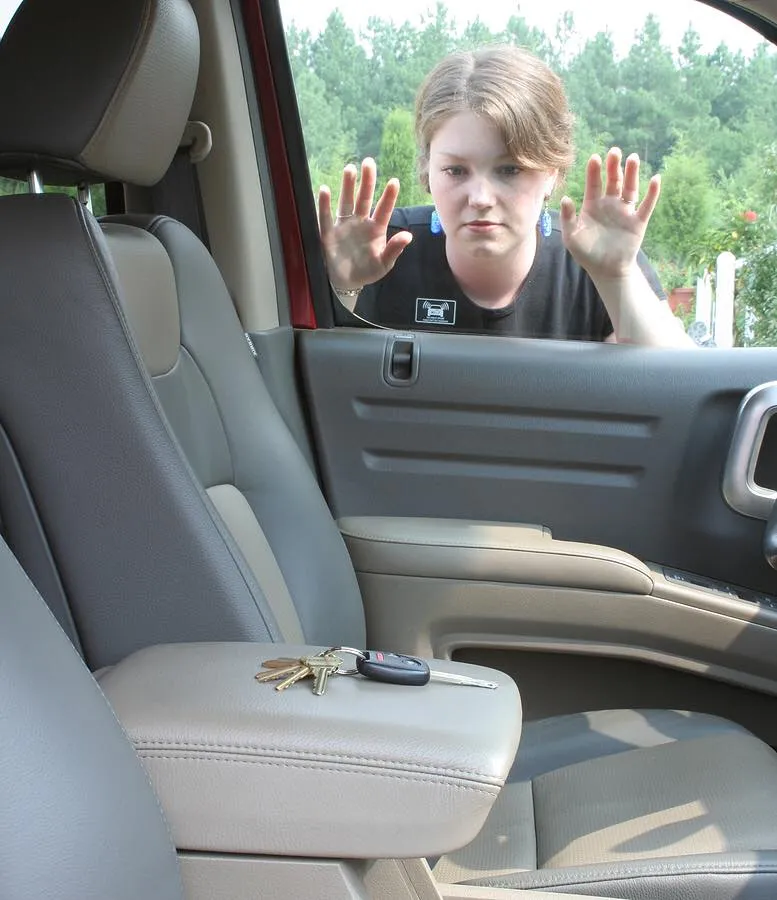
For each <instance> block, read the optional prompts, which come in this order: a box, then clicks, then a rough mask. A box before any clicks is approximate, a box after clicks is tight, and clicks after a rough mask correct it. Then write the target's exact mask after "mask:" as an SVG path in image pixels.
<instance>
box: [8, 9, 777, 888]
mask: <svg viewBox="0 0 777 900" xmlns="http://www.w3.org/2000/svg"><path fill="white" fill-rule="evenodd" d="M715 5H716V6H719V7H721V8H724V7H725V8H726V10H727V11H728V12H729V13H732V14H736V15H737V16H738V17H739V18H741V19H743V20H745V21H747V22H748V23H749V24H750V25H751V26H752V27H754V28H756V29H758V30H759V31H760V33H762V34H763V35H764V37H765V38H767V39H769V38H771V37H775V25H774V21H775V20H777V5H776V4H775V3H773V2H772V0H752V2H743V3H739V4H731V3H723V2H720V3H717V4H715ZM284 54H285V49H284V46H283V41H282V22H281V16H280V10H279V9H278V6H277V4H276V3H275V2H273V0H261V2H258V0H244V2H242V3H241V2H238V0H234V2H230V0H191V2H190V0H123V2H122V3H120V4H110V5H109V4H106V3H104V2H100V0H69V2H67V3H65V2H63V0H23V2H22V3H21V4H20V5H19V7H18V9H17V10H16V12H15V14H14V16H13V18H12V19H11V21H10V24H9V25H8V28H7V29H6V31H5V33H4V34H3V36H2V39H1V40H0V83H1V84H3V86H4V96H5V98H6V100H5V103H4V104H3V115H2V117H0V175H2V176H3V177H5V178H9V179H14V180H16V181H19V182H20V183H22V184H23V185H24V190H23V191H20V192H17V193H14V194H12V195H8V196H2V197H0V234H2V240H0V278H1V279H2V281H1V282H0V283H1V284H2V288H1V289H0V290H1V296H2V304H1V305H0V370H1V371H2V375H1V376H0V524H1V525H2V538H3V540H2V542H0V570H1V571H2V576H1V577H2V583H3V585H4V589H3V590H2V592H0V598H1V599H0V609H1V610H2V627H0V647H1V648H2V652H1V653H0V671H1V672H2V675H3V677H2V678H0V698H1V699H2V703H1V704H0V710H2V712H1V713H0V738H1V742H2V746H3V765H2V767H0V896H1V897H3V898H8V900H17V898H31V897H44V896H45V897H47V898H74V897H79V898H90V897H95V898H97V897H100V898H105V897H110V898H117V900H120V898H124V897H127V898H129V897H133V898H136V897H138V896H147V897H153V898H159V900H162V898H165V900H166V898H174V897H176V898H181V897H186V898H196V900H200V898H202V900H205V898H211V900H214V898H225V900H226V898H230V900H243V898H245V900H249V898H276V897H278V898H281V897H283V898H286V897H303V896H304V897H308V896H310V897H316V898H321V900H330V898H331V900H340V898H354V900H368V898H369V900H383V898H386V900H388V898H398V900H402V898H408V900H414V898H415V900H434V898H438V900H464V898H481V900H484V898H492V900H502V898H504V900H509V898H517V897H525V898H527V900H528V898H531V897H538V896H539V895H540V893H541V894H542V896H545V897H552V896H553V895H554V894H558V895H565V896H568V895H579V896H588V897H591V896H593V897H610V898H620V900H647V898H651V900H652V898H656V900H664V898H666V900H669V898H676V897H682V898H687V900H695V898H699V900H701V898H705V900H706V898H714V900H734V898H741V900H757V898H767V897H769V898H770V897H772V896H774V894H775V891H777V813H776V812H775V810H777V755H775V750H774V749H773V748H774V747H776V746H777V724H776V723H777V717H776V716H775V711H777V575H776V574H775V571H774V568H773V566H775V565H777V513H773V512H772V506H773V501H774V498H775V495H776V494H777V490H776V489H777V471H776V470H775V466H774V462H775V459H777V445H775V436H774V429H773V426H770V419H771V416H772V415H773V413H774V411H775V410H777V386H776V385H775V382H774V375H773V372H774V371H775V363H777V349H770V348H763V349H747V350H744V351H738V350H736V349H731V350H722V349H720V350H715V351H709V352H707V351H700V350H697V349H696V348H688V349H687V350H686V349H656V348H640V347H633V346H617V345H608V346H605V345H587V344H583V343H576V342H555V341H552V342H540V341H532V340H522V339H513V338H504V337H499V338H493V337H488V338H485V337H482V336H477V335H439V334H433V333H427V332H413V333H405V332H394V331H391V330H388V329H382V328H377V327H365V326H364V323H361V322H358V321H355V320H353V318H352V317H351V318H348V317H347V316H346V314H345V313H344V312H343V311H338V310H337V309H336V307H335V306H334V303H333V297H332V294H331V291H330V289H329V285H328V282H327V280H326V274H325V272H324V270H323V263H322V260H321V256H320V253H319V252H318V251H317V248H316V233H315V218H314V216H313V214H312V209H313V199H312V193H311V191H310V184H309V179H308V174H307V169H306V168H305V167H304V166H302V165H300V154H301V153H302V152H303V146H302V137H301V131H300V125H299V117H298V112H297V110H296V106H295V102H294V94H293V87H292V85H291V80H290V79H291V74H290V70H289V67H288V61H287V60H286V59H285V57H284ZM97 186H104V192H105V197H106V204H107V211H106V214H105V215H100V216H99V217H96V216H95V215H93V213H92V211H91V200H90V188H91V189H92V190H94V189H96V187H97ZM306 317H307V324H306V323H305V319H306ZM329 647H346V648H356V649H361V650H365V649H367V648H380V649H382V650H386V651H393V652H398V653H405V654H412V655H415V656H420V657H424V658H426V659H428V660H429V661H430V663H431V667H432V668H433V669H434V670H437V671H441V672H447V673H453V674H456V673H459V674H463V675H470V676H472V677H478V678H488V679H490V680H492V681H494V682H496V685H497V687H496V688H495V689H494V690H483V689H478V688H474V687H465V686H454V685H451V684H445V683H437V682H434V683H429V684H428V685H426V686H425V687H423V688H417V687H400V686H396V685H388V684H381V683H378V682H375V681H370V680H368V679H366V678H362V677H346V676H344V675H342V676H341V675H338V676H337V677H332V678H330V679H329V683H328V685H327V689H326V692H325V693H324V694H323V695H322V696H316V695H314V694H313V693H312V691H311V690H310V689H309V687H308V685H306V684H300V685H296V686H293V687H291V688H289V689H288V690H285V691H283V692H277V691H275V690H273V689H272V687H271V686H268V685H265V684H258V683H257V681H256V679H255V675H256V673H257V671H258V670H259V669H260V668H261V667H262V665H263V662H264V661H266V660H268V659H270V658H272V657H279V658H290V659H298V658H301V657H304V656H306V655H310V654H312V653H317V652H319V651H321V650H322V649H326V648H329Z"/></svg>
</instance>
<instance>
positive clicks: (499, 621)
mask: <svg viewBox="0 0 777 900" xmlns="http://www.w3.org/2000/svg"><path fill="white" fill-rule="evenodd" d="M397 340H399V341H403V342H404V343H403V344H402V348H403V352H406V350H407V347H406V344H407V342H408V341H410V340H412V344H413V348H412V361H411V363H410V364H409V365H405V366H404V369H403V371H404V374H405V375H406V376H409V377H406V378H405V379H404V380H402V379H397V378H394V377H393V376H392V370H391V353H390V351H391V348H392V346H393V344H394V342H395V341H397ZM299 353H300V362H301V371H302V375H303V379H304V384H305V391H306V393H307V399H308V403H309V408H310V413H311V419H312V423H313V431H314V434H315V439H316V443H317V448H318V457H319V462H320V467H321V472H322V476H323V480H324V483H325V486H326V490H327V493H328V498H329V501H330V504H331V506H332V509H333V511H334V513H335V515H336V516H337V517H338V518H343V517H352V516H388V517H396V516H409V517H418V516H423V517H443V518H451V519H456V520H481V521H485V522H512V523H531V524H535V525H542V526H545V527H546V528H547V529H548V530H549V531H551V532H552V535H553V539H554V540H557V541H561V542H565V541H576V542H587V543H591V544H597V545H601V546H603V547H605V548H606V547H614V548H617V549H619V550H623V551H626V552H627V553H630V554H632V555H633V556H635V557H637V559H638V560H641V561H644V562H650V563H652V564H653V565H655V566H656V567H657V568H658V567H660V566H669V567H674V568H677V569H680V570H684V571H687V572H694V573H698V574H701V575H704V576H707V577H709V578H712V579H716V580H719V581H721V582H725V583H727V584H730V585H737V586H740V587H743V588H746V589H750V590H751V591H758V592H762V593H764V594H768V595H772V594H775V593H777V575H775V573H774V572H773V570H772V569H771V568H769V566H768V565H767V564H766V562H765V560H764V556H763V553H762V548H761V544H762V537H763V531H764V522H763V521H762V520H760V519H755V518H750V517H748V516H744V515H742V514H740V513H738V512H735V511H734V510H733V509H731V507H730V506H729V505H728V504H727V503H726V501H725V499H724V498H723V495H722V489H721V485H722V477H723V471H724V468H725V463H726V460H727V457H728V452H729V445H730V441H731V436H732V433H733V432H734V426H735V422H736V418H737V411H738V409H739V406H740V403H741V400H742V398H743V397H744V396H745V395H746V394H747V393H748V391H749V390H750V389H751V388H753V387H754V386H756V385H759V384H762V383H764V382H767V381H769V380H770V379H771V377H772V373H773V372H774V371H776V370H777V367H776V365H775V364H777V351H775V350H747V351H723V350H714V351H713V350H709V351H703V350H689V351H677V350H659V349H647V348H637V347H619V346H611V345H598V344H583V343H560V342H551V341H545V342H541V341H528V340H519V339H500V338H491V337H481V336H467V335H439V334H432V333H426V332H424V333H416V334H414V335H407V334H401V333H395V332H390V331H384V330H378V329H375V330H356V329H345V328H343V329H333V330H319V331H317V332H305V333H301V334H300V335H299ZM405 362H407V361H406V360H405ZM400 368H402V367H400ZM762 455H763V453H762ZM759 464H760V461H759ZM762 468H763V467H762ZM368 568H369V567H368ZM358 569H359V566H358V565H357V570H358ZM406 576H407V573H401V572H398V573H395V574H391V573H386V572H383V573H381V572H376V571H369V572H365V571H362V572H360V582H361V585H362V592H363V594H364V597H365V606H366V609H367V618H368V630H369V633H370V636H371V638H372V639H373V640H375V639H378V640H383V641H385V642H388V643H387V646H389V645H390V646H392V647H393V648H396V649H403V650H415V651H417V652H427V653H429V652H431V653H434V654H438V655H444V656H448V655H450V656H453V657H454V658H461V659H465V658H466V659H469V660H471V661H480V662H482V663H484V664H487V665H497V666H498V667H499V668H504V669H506V670H507V671H510V672H512V673H513V674H514V675H515V677H516V678H517V679H518V680H519V684H521V687H522V693H523V695H524V701H525V703H526V704H527V716H528V717H530V718H536V717H541V716H543V715H548V714H551V713H559V712H574V711H578V710H579V709H585V708H597V707H609V706H612V705H614V704H615V703H618V704H622V703H624V702H626V703H628V702H630V703H632V704H633V705H657V706H670V707H671V706H677V705H678V701H680V700H683V699H684V700H685V702H684V703H682V704H681V705H689V704H690V705H691V706H692V707H693V708H695V709H704V710H706V711H709V712H718V713H720V714H726V715H729V716H733V717H734V718H738V719H739V720H740V721H743V723H746V724H748V725H749V727H754V726H755V725H757V723H758V722H759V721H761V720H762V718H763V716H762V713H763V711H764V710H765V709H771V708H772V704H773V699H770V695H772V694H773V693H777V669H775V668H774V666H773V665H772V664H771V662H770V660H772V659H774V658H775V653H774V650H777V643H776V642H777V630H776V629H774V628H773V627H772V626H773V624H774V622H773V621H772V619H773V618H774V616H773V614H772V613H771V612H770V611H768V610H766V609H765V608H763V607H759V606H758V605H757V604H755V603H748V604H742V603H739V604H738V605H737V603H736V602H735V603H734V604H733V605H732V606H730V607H729V608H726V607H725V606H723V607H721V608H720V609H718V610H715V609H714V607H713V609H709V608H698V609H696V608H694V607H693V604H691V605H690V606H685V607H684V608H683V607H682V605H681V604H676V603H671V602H664V601H662V600H660V599H659V600H656V599H655V598H652V597H648V596H638V595H636V594H633V595H627V594H623V593H622V592H620V593H619V592H618V591H610V592H603V591H574V590H572V591H570V590H568V589H567V590H559V589H554V588H553V587H552V586H551V587H545V588H542V587H537V585H533V586H528V587H527V586H526V585H522V586H521V585H519V586H517V587H516V586H512V585H509V584H505V583H501V584H495V583H489V581H488V576H487V575H484V576H483V577H482V581H479V582H477V583H475V584H474V585H473V583H472V581H471V580H469V581H468V580H467V579H460V580H458V581H457V580H456V579H454V578H446V579H443V580H442V581H441V580H440V579H435V578H430V577H426V578H424V577H406ZM551 580H552V578H551ZM745 593H746V591H745ZM751 620H752V621H751ZM624 670H628V678H629V681H628V682H627V683H625V684H624V683H623V682H622V681H621V680H620V679H621V678H622V677H623V676H624V674H626V673H625V671H624ZM656 673H658V676H656ZM568 682H574V683H575V684H576V685H577V686H578V687H577V690H575V691H573V692H571V693H570V692H567V691H565V690H563V685H564V684H565V683H568ZM723 682H729V684H728V685H726V686H725V689H724V685H723ZM614 685H620V687H621V688H622V690H620V693H617V692H616V693H617V696H616V694H615V693H613V691H612V688H613V686H614ZM735 686H736V687H735ZM764 736H765V737H766V738H767V739H770V740H771V739H772V738H774V740H775V742H777V733H775V734H774V735H771V734H766V733H764Z"/></svg>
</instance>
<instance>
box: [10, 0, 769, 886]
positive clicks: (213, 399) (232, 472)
mask: <svg viewBox="0 0 777 900" xmlns="http://www.w3.org/2000/svg"><path fill="white" fill-rule="evenodd" d="M108 7H109V5H108V4H105V3H104V2H102V0H74V2H72V3H68V4H61V2H60V0H26V2H25V3H24V5H23V7H22V10H21V13H20V14H18V15H17V17H16V19H15V20H14V22H13V23H12V25H11V27H10V29H9V31H8V32H7V34H6V38H5V39H4V41H3V43H2V45H0V82H2V83H3V85H4V90H5V91H6V93H7V98H6V109H5V111H4V116H3V118H2V121H0V171H14V170H15V169H18V167H20V166H21V167H25V166H28V165H32V166H37V167H38V168H39V169H40V170H41V171H42V172H43V174H44V175H46V176H47V177H49V178H57V179H60V180H67V179H68V178H70V180H73V181H78V180H82V179H86V180H89V179H91V180H105V179H118V180H122V181H125V182H131V183H138V184H149V183H153V182H154V181H155V180H156V179H158V178H160V177H161V175H162V173H163V172H164V170H165V168H166V166H167V165H168V164H169V162H170V159H171V158H172V156H173V154H174V153H175V150H176V145H177V143H178V140H179V138H180V134H181V132H182V129H183V124H184V122H185V120H186V117H187V114H188V109H189V106H188V104H189V103H190V102H191V97H192V95H193V91H194V86H195V81H196V72H197V64H196V63H197V33H196V28H195V27H194V21H193V17H192V15H191V10H190V9H189V7H188V4H187V3H186V0H124V2H123V3H122V4H121V18H122V21H120V22H118V23H117V21H116V18H115V15H114V10H115V6H114V5H110V11H109V10H108ZM65 9H66V12H65ZM74 23H76V24H74ZM85 23H86V24H85ZM85 28H86V29H87V30H86V31H84V29H85ZM71 39H72V40H71ZM84 45H88V46H98V45H99V46H100V47H101V48H102V50H103V52H102V53H100V54H94V53H89V54H86V53H81V52H80V51H79V50H78V48H79V47H81V46H84ZM63 73H67V80H68V82H69V84H68V85H67V87H68V89H69V90H70V93H68V94H66V95H65V97H64V98H63V96H62V95H61V94H60V93H59V92H58V91H57V90H55V89H54V88H55V86H56V85H58V84H59V83H60V82H61V81H62V79H63ZM74 86H75V89H76V90H75V95H76V96H78V98H79V102H78V103H77V104H74V103H70V101H69V99H68V98H69V97H70V96H72V95H73V90H74ZM139 110H141V111H143V114H142V115H138V111H139ZM54 124H56V126H57V127H54ZM0 233H2V234H3V240H2V241H0V270H2V271H3V273H4V277H5V279H6V284H7V285H9V288H8V290H7V291H6V297H5V299H4V304H3V307H2V310H1V311H0V422H2V423H3V428H4V434H3V435H0V437H2V438H3V440H0V474H3V473H5V474H7V475H8V478H7V479H6V478H0V505H1V506H2V510H3V518H4V521H5V523H6V526H7V528H8V533H9V536H10V538H11V540H12V543H13V545H14V549H15V551H16V552H17V553H18V554H19V556H20V557H21V558H23V559H24V560H26V562H25V565H27V566H28V568H29V569H30V571H31V572H32V573H33V576H34V577H35V578H36V580H38V582H39V583H40V584H41V588H42V590H43V591H44V593H48V595H49V596H48V599H49V602H50V603H51V604H52V606H53V607H55V606H57V602H56V601H59V606H60V617H61V621H63V624H65V626H66V627H70V630H71V633H72V634H73V635H74V637H75V638H76V639H80V641H81V644H82V647H83V652H84V654H85V656H86V658H87V660H88V662H89V663H90V665H92V666H93V667H97V666H102V665H110V664H111V663H114V662H116V661H117V660H118V659H120V658H121V657H123V656H125V655H126V654H128V653H129V652H131V651H132V650H134V649H137V648H139V647H142V646H146V645H149V644H153V643H160V642H168V641H192V640H237V639H242V640H252V639H264V640H267V639H268V638H269V639H274V640H277V639H281V638H286V639H289V640H299V639H300V638H302V639H304V641H306V642H307V643H312V644H324V645H329V644H336V643H348V644H356V645H359V644H363V642H364V640H365V623H364V613H363V609H362V606H361V601H360V597H359V591H358V586H357V583H356V578H355V576H354V572H353V568H352V566H351V564H350V560H349V558H348V554H347V551H346V549H345V547H344V545H343V542H342V539H341V537H340V534H339V531H338V529H337V527H336V525H335V523H334V521H333V520H332V517H331V515H330V514H329V511H328V510H327V507H326V504H325V502H324V499H323V496H322V494H321V492H320V490H319V488H318V485H317V483H316V480H315V478H314V476H313V474H312V472H311V471H310V468H309V466H308V465H307V463H306V461H305V459H304V457H303V456H302V454H301V453H300V451H299V449H298V447H297V445H296V444H295V442H294V440H293V438H292V436H291V434H290V433H289V430H288V429H287V427H286V425H285V424H284V422H283V420H282V419H281V417H280V415H279V414H278V411H277V410H276V409H275V407H274V405H273V403H272V401H271V400H270V397H269V395H268V393H267V390H266V388H265V385H264V383H263V381H262V378H261V376H260V373H259V370H258V368H257V366H256V365H255V362H254V359H253V358H252V356H251V352H250V348H249V346H248V344H247V343H246V341H245V338H244V335H243V332H242V329H241V327H240V324H239V322H238V319H237V316H236V314H235V311H234V308H233V305H232V302H231V299H230V297H229V294H228V292H227V290H226V287H225V285H224V283H223V280H222V279H221V277H220V274H219V272H218V270H217V268H216V266H215V264H214V263H213V260H212V259H211V257H210V256H209V254H208V253H207V251H206V250H205V248H204V247H203V246H202V244H201V243H200V242H199V241H198V240H197V239H196V238H195V237H194V235H193V234H192V233H191V232H189V231H188V230H187V229H186V228H184V226H182V225H181V224H179V223H177V222H175V221H173V220H171V219H168V218H165V217H151V218H148V217H146V218H142V217H122V218H118V219H117V218H112V219H110V220H108V221H106V222H104V223H103V226H102V230H100V229H98V228H97V227H96V225H95V223H94V221H93V220H92V219H91V218H90V216H89V215H88V214H87V213H85V212H84V211H83V210H82V209H80V208H79V207H78V206H77V204H76V203H75V202H74V201H70V200H68V199H65V198H61V197H52V196H45V197H15V198H8V199H7V200H3V201H1V202H0ZM31 260H32V261H45V265H31V264H30V261H31ZM21 373H23V377H20V374H21ZM52 563H53V566H52V565H51V564H52ZM52 569H53V571H54V572H55V574H56V578H52V577H50V576H51V573H52ZM63 602H64V611H63V610H62V604H63ZM775 800H777V758H775V755H774V753H773V751H772V750H771V749H770V748H768V747H766V746H765V745H763V744H762V743H761V742H759V741H757V740H756V739H755V738H754V737H752V736H751V735H750V734H748V733H746V732H743V731H742V730H741V729H739V728H738V727H736V726H734V725H732V724H730V723H727V722H722V721H720V720H717V719H714V718H711V717H707V716H700V715H693V714H687V713H672V712H666V711H657V712H653V711H647V712H644V711H643V712H639V711H637V712H635V711H613V712H607V713H592V714H588V715H581V716H575V717H565V718H562V719H552V720H548V721H545V722H540V723H533V724H529V725H528V726H527V727H526V729H525V737H524V739H523V743H522V746H521V749H520V751H519V754H518V761H517V765H516V769H515V772H514V778H513V779H512V781H511V783H510V784H509V785H508V787H507V788H506V789H505V791H504V793H503V795H502V796H501V797H500V800H499V801H498V804H497V808H496V810H495V811H494V814H493V815H492V816H491V818H490V820H489V823H488V825H487V826H486V828H485V829H484V831H483V832H482V834H481V836H480V838H479V839H478V840H477V841H476V842H475V843H474V844H472V845H470V846H469V847H468V848H465V849H464V850H462V851H461V852H460V853H457V854H453V855H451V856H448V857H446V858H444V859H442V860H440V861H438V862H437V864H436V871H437V874H438V876H439V877H440V878H443V879H446V878H447V879H455V880H459V881H467V882H470V883H475V884H489V885H504V886H517V887H523V886H534V885H536V886H540V887H543V888H549V887H556V888H557V889H558V890H562V891H572V892H577V893H592V894H598V895H609V896H614V897H624V898H628V900H642V898H644V897H651V898H653V897H655V898H669V897H676V896H678V895H683V896H687V897H688V898H696V897H698V898H702V897H704V898H716V900H718V898H719V900H723V898H726V900H729V898H733V897H735V896H736V897H747V898H751V897H752V898H755V897H767V896H768V897H771V896H772V895H773V894H774V892H775V866H776V865H777V814H774V815H773V810H774V809H775V802H774V801H775Z"/></svg>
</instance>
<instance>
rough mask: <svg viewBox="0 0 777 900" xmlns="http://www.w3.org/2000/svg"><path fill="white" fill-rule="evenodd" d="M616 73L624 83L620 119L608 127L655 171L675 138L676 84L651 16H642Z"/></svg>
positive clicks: (627, 149) (667, 52) (668, 54)
mask: <svg viewBox="0 0 777 900" xmlns="http://www.w3.org/2000/svg"><path fill="white" fill-rule="evenodd" d="M620 74H621V79H622V83H623V85H624V86H625V90H624V91H622V96H621V100H622V102H621V104H620V106H619V108H620V110H621V121H620V123H618V127H612V128H611V129H610V130H611V131H612V133H613V136H614V137H615V139H616V141H617V142H618V144H619V145H620V146H621V147H623V149H624V151H625V152H627V153H631V152H634V151H636V152H638V153H639V155H640V156H641V158H642V159H643V160H645V161H646V162H649V163H650V165H651V167H652V168H653V170H654V171H656V170H658V169H659V168H660V167H661V165H662V163H663V159H664V156H666V154H667V153H669V151H670V150H671V149H672V146H673V144H674V141H675V129H676V122H677V115H676V112H675V110H676V106H677V97H678V94H679V87H680V83H679V75H678V72H677V69H676V68H675V64H674V60H673V58H672V53H671V51H670V50H669V49H668V48H667V47H666V46H664V43H663V41H662V39H661V27H660V25H659V23H658V19H657V18H656V17H655V16H654V15H652V14H651V15H648V17H647V18H646V19H645V24H644V26H643V28H642V30H641V31H640V32H639V33H638V34H637V38H636V40H635V42H634V44H633V45H632V47H631V49H630V50H629V53H628V55H627V56H626V58H625V59H624V60H623V62H622V64H621V66H620Z"/></svg>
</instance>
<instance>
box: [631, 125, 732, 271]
mask: <svg viewBox="0 0 777 900" xmlns="http://www.w3.org/2000/svg"><path fill="white" fill-rule="evenodd" d="M661 178H662V184H661V197H660V198H659V201H658V206H657V207H656V209H655V212H654V213H653V217H652V218H651V220H650V225H649V226H648V231H647V234H646V236H645V251H646V252H647V253H648V255H649V256H651V258H652V257H659V258H664V259H667V260H671V261H672V262H675V263H678V264H681V265H689V264H691V262H692V259H693V257H694V254H695V253H696V252H697V251H698V247H699V246H700V244H701V243H702V242H703V237H704V235H706V234H707V232H708V231H709V229H710V228H711V227H712V224H713V214H714V210H715V205H716V193H715V189H714V187H713V185H712V183H711V178H710V173H709V167H708V164H707V160H706V158H705V157H704V156H703V155H702V154H701V153H700V152H698V151H696V150H693V149H691V148H690V147H689V146H688V145H687V144H686V143H685V142H680V143H679V144H678V146H677V147H676V148H675V149H674V150H673V151H672V153H671V154H670V155H669V156H668V157H667V158H666V160H665V164H664V169H663V172H662V176H661Z"/></svg>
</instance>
